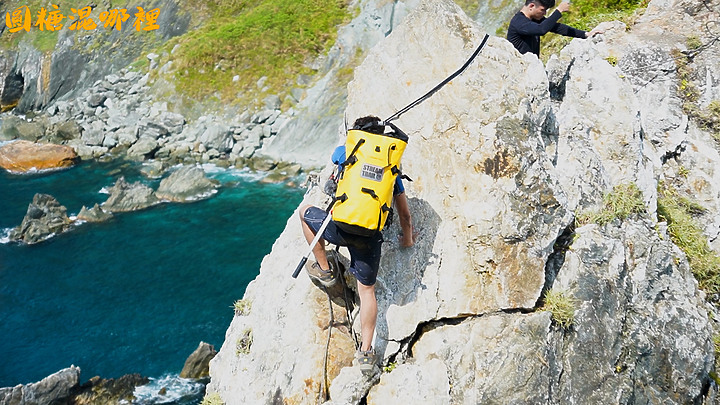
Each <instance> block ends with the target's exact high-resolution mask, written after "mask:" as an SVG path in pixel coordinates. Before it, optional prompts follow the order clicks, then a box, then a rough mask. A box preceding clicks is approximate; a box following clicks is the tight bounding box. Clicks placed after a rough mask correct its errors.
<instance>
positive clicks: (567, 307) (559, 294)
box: [542, 289, 577, 329]
mask: <svg viewBox="0 0 720 405" xmlns="http://www.w3.org/2000/svg"><path fill="white" fill-rule="evenodd" d="M544 301H545V304H544V305H543V307H542V308H543V309H544V310H545V311H550V314H552V319H553V321H555V322H556V323H557V324H558V325H560V326H561V327H563V328H564V329H569V328H570V327H571V326H572V325H573V323H574V322H575V309H576V305H577V304H576V302H575V299H573V298H572V297H570V296H569V295H566V294H565V293H564V292H563V291H557V290H554V289H551V290H548V291H547V292H545V297H544Z"/></svg>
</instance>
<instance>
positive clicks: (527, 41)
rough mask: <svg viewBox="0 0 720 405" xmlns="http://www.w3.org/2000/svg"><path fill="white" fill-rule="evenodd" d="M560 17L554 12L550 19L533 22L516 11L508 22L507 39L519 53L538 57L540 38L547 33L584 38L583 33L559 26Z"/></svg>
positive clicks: (558, 13) (569, 27)
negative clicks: (532, 54)
mask: <svg viewBox="0 0 720 405" xmlns="http://www.w3.org/2000/svg"><path fill="white" fill-rule="evenodd" d="M560 17H562V13H560V12H559V11H557V10H555V11H554V12H553V13H552V14H550V17H547V18H545V17H543V18H542V19H541V20H540V21H535V20H531V19H529V18H527V17H526V16H525V14H523V13H522V11H518V12H517V14H515V16H513V18H512V20H510V26H509V27H508V33H507V39H508V41H510V43H512V44H513V46H514V47H515V49H517V50H518V51H520V53H523V54H524V53H528V52H532V53H534V54H535V55H538V56H540V37H541V36H542V35H545V34H547V33H548V32H554V33H556V34H560V35H564V36H566V37H575V38H585V31H583V30H579V29H576V28H573V27H571V26H569V25H565V24H560V23H559V22H558V20H559V19H560Z"/></svg>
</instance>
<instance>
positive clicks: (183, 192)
mask: <svg viewBox="0 0 720 405" xmlns="http://www.w3.org/2000/svg"><path fill="white" fill-rule="evenodd" d="M217 187H219V183H218V182H217V181H216V180H212V179H209V178H207V177H206V176H205V171H204V170H203V169H202V168H201V167H199V166H183V167H182V168H180V169H178V170H176V171H174V172H172V173H171V174H170V175H169V176H168V177H166V178H164V179H163V180H162V181H161V182H160V186H158V189H157V192H156V193H155V194H156V196H157V198H159V199H162V200H169V201H176V202H186V201H195V200H199V199H202V198H207V197H209V196H211V195H213V194H214V193H215V190H216V189H217Z"/></svg>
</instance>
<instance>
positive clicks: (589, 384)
mask: <svg viewBox="0 0 720 405" xmlns="http://www.w3.org/2000/svg"><path fill="white" fill-rule="evenodd" d="M718 9H719V7H718V4H717V2H712V4H710V3H708V2H705V3H702V4H700V3H699V2H690V1H671V0H659V1H653V2H651V4H650V6H649V7H648V11H647V13H646V14H645V15H644V16H643V17H642V18H641V19H640V20H639V21H638V23H637V24H636V25H635V26H634V27H632V29H631V30H630V31H629V32H628V31H626V29H625V27H624V26H623V25H622V24H619V23H608V24H605V29H606V34H605V35H603V36H601V37H600V38H597V39H594V40H585V41H583V40H574V41H573V42H572V43H571V44H570V46H569V47H567V48H566V49H565V50H564V51H563V52H562V54H561V55H560V57H558V58H553V59H552V60H551V61H549V62H548V66H547V71H546V69H545V68H544V67H543V65H542V63H541V62H540V61H539V60H537V58H535V57H534V56H532V55H525V56H521V55H519V54H518V53H517V52H516V51H515V50H514V49H513V48H512V46H511V45H510V44H509V43H508V42H507V41H505V40H504V39H501V38H496V37H491V38H490V40H489V42H488V45H487V47H486V48H485V49H484V50H483V52H482V53H481V54H480V55H479V56H478V58H477V60H475V61H474V62H473V64H472V65H471V66H470V67H469V68H468V69H467V70H466V71H465V72H464V73H463V74H462V75H461V76H460V77H458V78H456V79H455V80H453V81H452V82H450V83H449V84H448V85H447V86H445V87H444V88H443V89H442V90H440V91H439V92H437V93H436V94H435V95H433V96H432V97H431V98H430V99H428V100H427V101H425V102H424V103H422V104H420V105H419V106H417V107H416V108H414V109H412V110H411V111H409V112H408V113H406V114H405V115H403V116H402V117H401V118H400V119H398V120H397V121H396V124H397V125H398V126H400V127H401V128H403V129H404V130H405V131H406V132H407V133H408V134H409V135H410V143H409V146H408V149H407V150H406V153H405V157H404V159H403V161H404V172H406V173H408V174H410V175H411V177H413V178H414V179H415V181H414V182H413V183H411V184H410V185H409V186H408V187H407V188H408V195H409V197H410V204H411V210H412V212H413V219H414V222H415V227H416V228H417V229H418V230H419V238H418V242H417V244H416V246H414V247H413V248H411V249H400V248H399V245H398V243H397V237H398V232H399V230H398V227H397V224H395V225H393V226H391V227H390V228H389V229H387V230H386V231H385V235H384V236H385V240H386V242H385V243H384V245H383V257H382V260H381V268H380V273H379V276H378V284H377V295H378V305H379V317H378V328H377V338H376V341H375V347H376V350H377V351H378V353H379V354H380V357H381V360H380V363H381V364H380V365H381V366H383V367H384V371H383V372H381V373H378V374H376V375H374V376H373V377H364V376H363V375H362V374H361V373H360V371H359V369H358V367H353V366H352V359H353V354H354V351H355V344H354V339H353V333H356V332H357V330H358V325H357V324H355V325H353V326H352V327H348V320H347V317H348V316H347V312H346V310H345V309H344V307H343V300H342V299H341V297H342V294H341V295H340V296H332V297H330V299H329V297H328V296H327V295H326V294H325V292H323V291H322V290H320V289H319V288H318V287H316V286H315V285H314V284H313V283H311V282H310V281H309V279H308V278H307V276H306V275H304V274H303V275H301V276H300V277H299V278H298V279H297V280H295V279H292V278H291V277H290V273H291V272H292V269H293V268H294V267H295V265H296V263H297V261H298V260H299V258H300V257H301V255H302V254H303V253H304V252H305V250H306V243H305V241H304V239H303V237H302V234H301V232H300V224H299V219H298V218H297V216H293V217H291V218H290V219H289V220H288V223H287V227H286V229H285V231H284V232H283V233H282V234H281V235H280V237H279V238H278V240H277V241H276V243H275V245H274V246H273V250H272V252H271V253H270V254H269V255H268V256H266V258H265V259H264V260H263V263H262V265H261V269H260V275H259V276H258V277H257V278H256V279H255V280H254V281H253V282H252V283H251V284H250V285H249V286H248V288H247V291H246V293H245V296H244V298H243V300H244V303H245V304H246V305H245V306H244V308H245V310H244V311H238V313H237V314H236V316H235V318H234V319H233V321H232V323H231V324H230V327H229V329H228V332H227V335H226V339H225V343H224V345H223V347H222V349H221V350H220V352H219V353H218V355H217V357H216V358H215V359H214V360H213V361H212V363H211V370H210V374H211V383H210V385H209V386H208V392H209V395H212V396H215V397H217V396H219V397H220V398H221V399H222V400H223V401H224V402H225V403H227V404H244V403H317V402H323V401H326V400H327V401H330V403H334V404H349V403H361V402H364V401H366V402H367V403H368V404H387V403H395V402H396V401H397V399H398V398H402V400H403V401H404V402H408V403H433V404H442V403H447V404H450V403H451V404H475V403H533V404H537V403H549V404H565V403H623V404H630V403H703V402H706V403H712V401H714V400H715V395H716V385H715V384H714V382H712V380H711V378H710V372H711V371H713V369H714V361H715V358H714V347H713V341H712V334H713V332H712V327H711V325H710V320H709V317H708V311H711V309H710V307H709V306H708V305H707V304H706V302H705V300H704V298H705V294H704V293H703V292H701V291H700V290H699V289H698V283H697V281H696V280H695V278H694V277H693V274H692V272H691V268H690V266H689V264H688V259H687V257H686V255H685V254H684V253H683V251H681V250H680V249H679V248H678V247H677V246H676V245H674V244H673V242H672V240H671V236H670V235H669V234H668V232H667V229H668V227H667V224H665V223H664V222H658V216H657V214H656V211H657V201H658V189H660V190H663V188H662V185H663V184H664V183H665V182H668V181H672V182H674V184H676V186H677V189H678V190H680V191H679V192H682V193H686V194H688V195H690V194H693V193H694V192H697V193H698V196H699V197H701V198H702V203H703V204H704V207H705V211H703V212H704V213H703V214H702V215H707V216H708V217H707V218H717V214H718V208H717V204H718V201H720V200H718V187H720V181H718V179H717V178H716V176H717V174H715V169H714V167H716V166H713V165H717V162H718V161H720V159H718V145H717V142H716V141H715V140H714V139H713V137H712V134H711V132H708V131H707V130H704V129H703V128H701V127H700V126H698V124H697V123H696V122H695V121H694V120H692V119H688V114H687V113H686V112H685V111H684V110H682V108H680V105H681V104H682V100H681V95H678V93H677V92H676V86H677V85H678V84H679V83H678V77H677V76H676V67H675V66H674V61H675V59H674V57H673V56H672V55H673V54H677V51H675V52H673V49H679V50H680V51H687V45H686V42H687V37H688V36H689V35H690V34H694V35H697V34H698V33H701V41H702V42H703V43H704V44H706V46H705V48H704V49H714V48H712V47H713V46H717V45H716V42H717V40H716V39H715V40H713V37H712V36H711V35H712V32H708V31H704V28H703V27H706V26H707V25H706V24H705V23H706V22H707V21H709V20H715V21H717V10H718ZM670 16H672V19H670ZM669 20H670V21H671V22H672V27H671V26H670V25H669V23H668V22H667V21H669ZM678 22H681V23H678ZM483 35H484V33H483V32H482V31H481V29H479V27H478V25H477V24H476V23H474V22H473V21H472V20H470V19H469V18H468V17H467V16H466V15H465V14H464V13H463V12H462V11H461V10H460V9H459V8H458V7H457V6H456V5H455V4H454V3H452V2H449V1H423V2H421V4H420V5H419V6H418V7H417V8H416V9H415V10H414V11H413V12H412V13H411V14H410V15H409V16H408V17H407V19H406V20H405V21H404V22H403V24H402V25H401V26H400V27H398V28H397V29H395V30H394V32H393V33H392V34H391V35H389V36H388V37H387V38H385V39H384V40H382V41H381V42H380V43H379V44H378V45H377V46H376V47H375V48H373V49H372V50H371V51H370V53H369V55H368V56H367V58H366V59H365V60H364V62H363V63H362V64H361V65H360V67H358V68H357V69H356V71H355V76H354V79H353V81H352V82H351V83H350V85H349V87H348V106H347V110H346V115H347V117H349V118H348V119H354V118H355V117H358V116H362V115H367V114H374V115H378V116H380V117H381V118H385V117H388V116H390V115H391V114H393V113H394V112H395V111H397V110H399V109H400V108H402V107H404V106H405V105H406V104H407V103H409V102H411V101H413V100H415V99H416V98H417V97H418V96H420V95H422V94H423V93H424V92H425V91H427V90H428V89H430V88H431V87H432V86H434V85H435V84H436V83H437V82H439V81H440V80H442V79H444V78H445V77H447V76H448V75H449V74H450V73H452V72H453V71H455V69H457V68H458V67H459V66H460V65H462V63H463V62H464V61H465V60H466V59H467V58H468V56H469V55H470V54H471V53H472V52H473V50H474V49H475V48H476V47H477V46H478V45H479V44H480V41H481V40H482V38H483ZM715 35H716V36H717V33H716V34H715ZM698 49H700V51H698V52H697V53H696V54H695V55H694V56H695V58H694V59H693V61H692V62H691V63H692V64H693V67H694V69H695V70H694V71H695V72H697V71H702V72H704V73H705V76H702V75H697V74H696V75H694V76H692V77H691V78H689V79H688V80H689V81H692V80H698V78H700V79H702V80H703V82H702V83H701V84H700V85H699V86H701V88H702V89H703V94H707V98H708V99H709V100H708V101H706V102H705V104H704V105H703V104H702V101H700V102H699V105H700V106H701V107H703V108H704V107H705V106H707V105H709V103H710V102H711V101H710V100H712V99H716V95H717V92H718V77H716V75H717V73H716V72H717V71H719V70H720V69H718V67H719V66H720V65H719V64H718V60H717V57H716V56H715V55H717V52H714V53H712V52H710V51H708V52H702V50H703V48H698ZM696 101H697V100H696ZM713 162H714V163H713ZM680 164H682V165H685V167H687V169H685V170H684V171H683V172H682V173H683V176H679V175H677V170H675V169H674V168H677V167H678V165H680ZM329 169H330V167H328V168H326V169H325V170H324V171H323V173H322V174H321V175H320V179H319V184H322V183H323V182H324V180H325V178H326V177H327V175H328V174H329ZM681 177H682V178H681ZM659 185H660V187H658V186H659ZM693 187H694V188H693ZM623 190H630V193H629V194H630V197H627V196H624V195H622V193H623ZM635 190H637V191H635ZM693 190H696V191H693ZM618 196H620V197H623V198H625V199H630V200H632V201H635V205H634V208H633V209H632V210H631V211H630V212H628V213H627V214H622V215H620V214H617V215H609V216H607V215H606V216H604V217H600V216H596V217H598V218H604V219H603V220H599V219H598V220H596V221H595V222H593V221H582V222H580V223H579V225H582V226H579V227H577V228H575V217H579V218H592V217H593V215H590V214H589V213H592V212H596V211H597V210H601V209H605V210H606V211H607V210H608V209H609V208H616V206H615V205H613V202H615V200H614V199H613V198H617V197H618ZM326 202H327V197H325V196H324V195H323V193H322V191H321V187H315V188H312V189H311V190H309V191H308V193H307V195H306V198H305V200H304V201H303V203H302V204H306V203H311V204H317V205H322V206H324V204H325V203H326ZM700 219H701V220H702V217H701V218H700ZM711 223H712V221H705V224H704V226H705V228H706V231H712V230H713V229H714V228H713V227H714V226H715V225H710V224H711ZM708 233H709V232H708ZM340 252H341V254H343V258H344V259H343V260H344V262H345V263H346V264H347V259H346V258H347V253H346V252H345V251H344V250H343V249H341V250H340ZM716 271H717V269H716ZM348 283H349V285H351V286H352V285H353V284H354V281H353V279H352V278H349V279H348ZM548 291H552V292H554V293H556V295H560V296H565V297H567V298H568V299H567V303H569V304H570V310H569V312H570V315H571V318H572V319H571V320H572V322H570V321H567V322H565V321H563V318H560V317H559V315H558V314H557V313H555V314H553V313H551V312H550V311H547V310H545V308H546V307H544V306H543V304H544V303H545V297H546V295H545V294H546V292H548ZM709 291H712V289H711V288H710V289H709ZM548 301H549V299H548ZM561 322H562V323H561ZM353 331H355V332H353Z"/></svg>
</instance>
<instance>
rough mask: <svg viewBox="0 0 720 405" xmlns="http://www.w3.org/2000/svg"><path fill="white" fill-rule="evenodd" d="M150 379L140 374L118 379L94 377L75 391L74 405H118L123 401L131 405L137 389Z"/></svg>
mask: <svg viewBox="0 0 720 405" xmlns="http://www.w3.org/2000/svg"><path fill="white" fill-rule="evenodd" d="M149 382H150V379H149V378H147V377H143V376H141V375H140V374H127V375H124V376H122V377H120V378H118V379H114V378H110V379H102V378H100V377H93V378H91V379H90V380H89V381H88V382H86V383H85V384H83V385H81V386H79V387H77V388H76V389H75V390H73V398H72V402H68V403H71V404H73V405H105V404H107V405H110V404H112V405H116V404H118V403H120V402H121V401H127V402H128V403H131V402H132V400H133V392H134V391H135V387H137V386H140V385H145V384H147V383H149Z"/></svg>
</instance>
